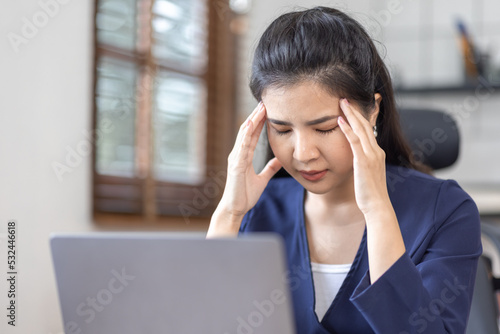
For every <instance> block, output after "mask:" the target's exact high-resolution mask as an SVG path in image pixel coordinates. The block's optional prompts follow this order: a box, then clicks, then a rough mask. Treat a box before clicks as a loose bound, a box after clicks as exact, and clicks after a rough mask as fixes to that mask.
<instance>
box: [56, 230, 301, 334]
mask: <svg viewBox="0 0 500 334" xmlns="http://www.w3.org/2000/svg"><path fill="white" fill-rule="evenodd" d="M51 250H52V258H53V263H54V268H55V274H56V280H57V286H58V291H59V300H60V305H61V310H62V316H63V322H64V330H65V333H66V334H77V333H80V334H86V333H88V334H101V333H102V334H127V333H131V334H132V333H133V334H149V333H151V334H153V333H167V334H170V333H171V334H190V333H192V334H250V333H255V334H257V333H261V334H278V333H279V334H288V333H295V331H294V323H293V319H292V309H291V305H290V304H291V296H290V293H289V290H288V285H287V283H286V269H285V268H286V266H285V261H284V248H283V245H282V242H281V240H280V239H278V237H275V236H272V235H259V236H252V237H241V238H238V239H210V240H205V239H204V237H203V236H199V235H197V236H186V235H172V234H165V233H91V234H54V235H52V236H51Z"/></svg>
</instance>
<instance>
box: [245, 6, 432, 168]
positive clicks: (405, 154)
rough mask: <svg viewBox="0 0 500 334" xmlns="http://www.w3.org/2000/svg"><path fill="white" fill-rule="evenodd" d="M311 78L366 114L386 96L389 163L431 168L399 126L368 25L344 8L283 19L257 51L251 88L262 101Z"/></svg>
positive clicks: (380, 123)
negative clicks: (267, 91) (416, 156)
mask: <svg viewBox="0 0 500 334" xmlns="http://www.w3.org/2000/svg"><path fill="white" fill-rule="evenodd" d="M305 80H310V81H313V82H316V83H319V84H321V85H322V87H324V88H325V89H326V90H327V91H329V92H330V93H331V94H333V95H335V96H338V97H345V98H347V99H349V100H353V101H356V103H357V104H358V105H360V106H361V108H363V110H364V111H365V112H366V113H369V111H370V110H372V109H373V108H374V107H375V103H376V101H375V98H374V94H375V93H379V94H380V95H381V96H382V101H381V103H380V110H379V115H378V118H377V122H376V124H377V132H378V136H377V142H378V144H379V145H380V147H381V148H382V149H383V150H384V151H385V153H386V162H387V163H390V164H393V165H398V166H404V167H409V168H413V169H418V170H422V171H428V169H426V168H425V167H424V166H422V165H421V164H420V163H418V162H416V161H415V160H414V159H413V157H412V154H411V150H410V147H409V146H408V144H407V142H406V140H405V138H404V136H403V134H402V131H401V128H400V124H399V115H398V112H397V109H396V102H395V100H394V92H393V88H392V82H391V78H390V75H389V72H388V70H387V68H386V67H385V64H384V62H383V60H382V58H381V57H380V55H379V54H378V52H377V49H376V47H375V44H374V43H373V41H372V39H371V38H370V36H369V35H368V34H367V33H366V31H365V30H364V28H363V27H362V26H361V25H360V24H359V23H358V22H357V21H355V20H354V19H352V18H351V17H349V16H348V15H346V14H344V13H343V12H341V11H339V10H336V9H333V8H328V7H315V8H312V9H308V10H303V11H298V12H291V13H287V14H284V15H282V16H280V17H278V18H277V19H276V20H275V21H274V22H272V23H271V25H270V26H269V27H268V28H267V29H266V31H265V32H264V34H263V35H262V37H261V38H260V41H259V44H258V45H257V48H256V50H255V55H254V59H253V64H252V75H251V81H250V89H251V90H252V94H253V96H254V97H255V98H256V99H257V101H260V100H261V99H262V94H263V91H264V90H265V89H266V88H271V87H272V88H281V87H289V86H293V85H295V84H297V83H300V82H303V81H305Z"/></svg>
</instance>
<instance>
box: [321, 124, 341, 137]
mask: <svg viewBox="0 0 500 334" xmlns="http://www.w3.org/2000/svg"><path fill="white" fill-rule="evenodd" d="M336 128H338V126H336V127H333V128H331V129H329V130H316V131H318V132H319V133H321V134H322V135H327V134H329V133H331V132H333V131H335V129H336Z"/></svg>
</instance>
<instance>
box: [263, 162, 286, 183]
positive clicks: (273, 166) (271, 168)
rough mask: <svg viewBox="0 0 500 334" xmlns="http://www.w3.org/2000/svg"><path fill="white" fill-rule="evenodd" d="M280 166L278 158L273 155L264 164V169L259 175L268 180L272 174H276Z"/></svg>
mask: <svg viewBox="0 0 500 334" xmlns="http://www.w3.org/2000/svg"><path fill="white" fill-rule="evenodd" d="M280 168H281V163H280V162H279V160H278V158H276V157H274V158H272V159H271V160H269V162H268V163H267V164H266V166H265V167H264V169H262V171H261V172H260V173H259V177H262V178H263V179H264V180H267V181H269V180H270V179H271V178H272V177H273V175H274V174H276V173H277V172H278V171H279V170H280Z"/></svg>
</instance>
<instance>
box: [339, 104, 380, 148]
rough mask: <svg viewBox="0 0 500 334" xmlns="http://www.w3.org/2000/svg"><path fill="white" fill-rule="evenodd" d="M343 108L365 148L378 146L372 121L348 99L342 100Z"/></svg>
mask: <svg viewBox="0 0 500 334" xmlns="http://www.w3.org/2000/svg"><path fill="white" fill-rule="evenodd" d="M341 108H342V111H343V112H344V115H345V116H346V118H347V120H348V122H349V125H350V127H351V128H352V130H353V131H354V133H355V134H356V135H357V136H358V137H359V140H360V141H361V144H362V145H363V149H364V150H365V151H366V152H368V151H369V150H370V149H374V148H376V147H378V144H377V141H376V139H375V136H374V134H373V129H372V127H371V125H370V122H368V120H367V119H366V118H365V117H364V116H363V115H362V114H361V112H360V111H358V110H357V109H356V108H355V107H354V106H353V105H352V104H351V103H349V101H347V99H343V100H342V101H341Z"/></svg>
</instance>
